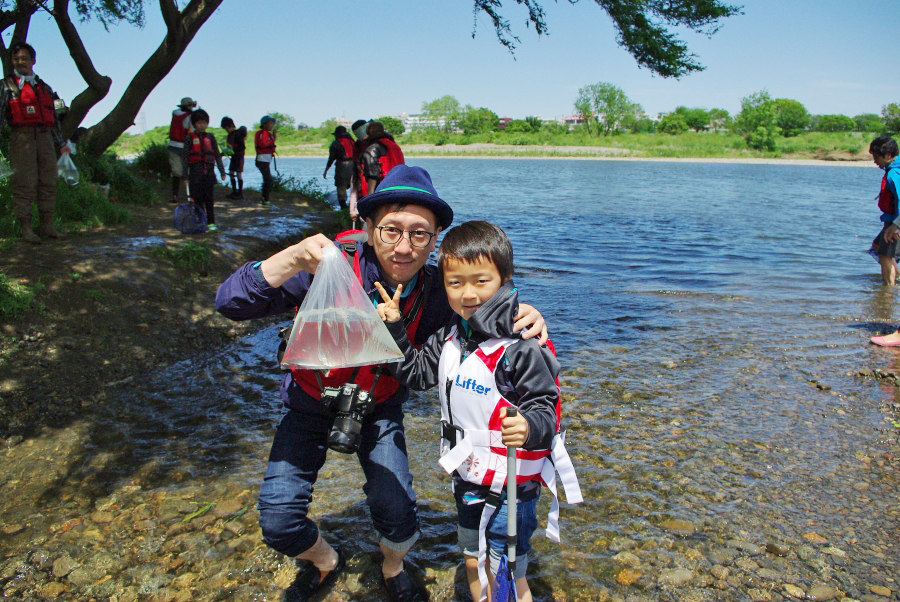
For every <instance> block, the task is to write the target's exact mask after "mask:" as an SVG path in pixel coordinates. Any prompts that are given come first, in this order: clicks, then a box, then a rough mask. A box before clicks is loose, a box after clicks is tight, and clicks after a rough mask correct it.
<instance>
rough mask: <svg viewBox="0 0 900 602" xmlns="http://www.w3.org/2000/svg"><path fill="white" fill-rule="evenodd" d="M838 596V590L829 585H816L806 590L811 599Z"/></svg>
mask: <svg viewBox="0 0 900 602" xmlns="http://www.w3.org/2000/svg"><path fill="white" fill-rule="evenodd" d="M837 596H838V590H836V589H834V588H833V587H831V586H828V585H816V586H815V587H812V588H810V590H809V591H808V592H806V597H807V598H809V599H810V600H821V601H824V600H834V599H835V598H837Z"/></svg>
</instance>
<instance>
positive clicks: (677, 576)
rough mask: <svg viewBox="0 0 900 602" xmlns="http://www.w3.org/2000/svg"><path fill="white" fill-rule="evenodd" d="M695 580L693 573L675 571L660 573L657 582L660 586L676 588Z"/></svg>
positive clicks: (686, 570) (681, 570) (680, 570)
mask: <svg viewBox="0 0 900 602" xmlns="http://www.w3.org/2000/svg"><path fill="white" fill-rule="evenodd" d="M693 578H694V573H693V571H689V570H688V569H673V570H668V571H663V572H662V573H660V575H659V579H658V580H657V581H658V582H659V584H660V585H674V586H675V587H680V586H682V585H684V584H686V583H688V582H689V581H690V580H691V579H693Z"/></svg>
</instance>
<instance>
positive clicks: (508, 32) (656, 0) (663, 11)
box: [472, 0, 741, 77]
mask: <svg viewBox="0 0 900 602" xmlns="http://www.w3.org/2000/svg"><path fill="white" fill-rule="evenodd" d="M594 1H595V2H596V3H597V4H598V5H599V6H600V7H601V8H602V9H603V10H604V11H606V13H607V14H608V15H609V16H610V18H611V19H612V21H613V24H614V25H615V27H616V30H617V32H618V35H617V36H616V41H617V42H618V44H619V46H622V47H623V48H625V49H626V50H627V51H628V52H629V53H631V55H632V56H633V57H634V58H635V60H636V61H637V62H638V65H641V66H643V67H647V68H648V69H650V70H651V71H652V72H653V73H655V74H657V75H661V76H663V77H681V76H683V75H686V74H689V73H691V72H694V71H702V70H703V66H702V65H700V64H699V63H697V62H696V61H695V59H696V55H695V54H692V53H691V52H690V50H689V49H688V47H687V45H686V44H685V43H684V42H683V41H682V40H681V39H680V38H679V37H678V36H676V35H675V34H673V33H671V32H670V31H669V29H670V28H677V27H683V28H687V29H690V30H692V31H695V32H697V33H702V34H704V35H706V36H708V37H709V36H712V35H713V34H715V33H716V32H717V31H718V30H719V27H720V26H721V25H720V23H719V22H720V20H721V19H724V18H727V17H731V16H733V15H738V14H741V12H740V7H737V6H731V5H728V4H725V3H723V2H720V1H719V0H594ZM569 2H570V3H571V4H575V3H577V2H578V0H569ZM474 3H475V9H474V12H475V17H476V19H477V17H478V14H479V13H484V14H486V15H487V16H488V18H489V19H490V20H491V24H492V25H493V27H494V31H495V33H496V35H497V39H498V40H500V43H501V44H503V45H504V46H505V47H506V48H508V49H509V50H510V52H512V51H513V50H514V49H515V44H516V43H518V42H519V38H518V37H516V36H515V35H514V34H513V33H512V29H511V28H510V25H509V21H508V20H507V19H505V18H504V17H503V15H502V14H501V10H502V9H503V1H502V0H474ZM516 3H517V4H519V5H521V6H524V7H525V9H526V10H527V11H528V20H527V21H526V24H530V25H534V29H535V31H536V32H537V33H538V35H544V34H547V33H548V29H547V24H546V22H545V19H544V9H543V7H542V5H541V3H540V2H538V1H537V0H516ZM476 24H477V21H476ZM472 36H473V37H474V36H475V31H474V30H473V31H472Z"/></svg>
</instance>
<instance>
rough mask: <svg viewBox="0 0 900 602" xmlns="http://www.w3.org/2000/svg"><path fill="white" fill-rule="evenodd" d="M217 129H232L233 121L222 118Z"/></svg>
mask: <svg viewBox="0 0 900 602" xmlns="http://www.w3.org/2000/svg"><path fill="white" fill-rule="evenodd" d="M219 127H222V128H233V127H234V119H232V118H231V117H223V118H222V123H221V124H219Z"/></svg>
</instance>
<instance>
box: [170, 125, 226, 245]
mask: <svg viewBox="0 0 900 602" xmlns="http://www.w3.org/2000/svg"><path fill="white" fill-rule="evenodd" d="M191 126H192V127H193V131H192V132H189V133H188V135H187V136H186V137H185V139H184V148H183V149H182V153H181V166H182V173H183V174H184V180H185V182H188V184H189V186H190V193H191V196H192V197H193V198H194V202H195V203H197V204H198V205H200V207H201V208H202V209H203V210H204V211H205V212H206V223H207V230H209V231H210V232H216V231H217V230H218V229H219V227H218V226H216V214H215V212H214V209H213V203H214V199H213V189H214V188H215V186H216V174H215V172H214V171H213V170H214V168H215V167H216V166H218V168H219V173H220V174H221V175H222V181H223V182H224V181H225V166H224V165H223V164H222V153H220V152H219V144H218V143H217V142H216V137H215V136H213V135H212V134H210V133H209V132H207V131H206V128H207V127H209V114H208V113H207V112H206V111H204V110H203V109H197V110H196V111H194V112H192V113H191Z"/></svg>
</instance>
